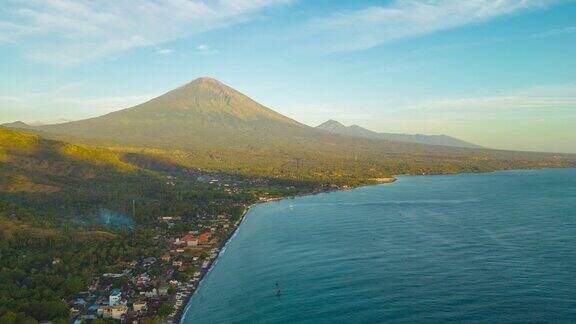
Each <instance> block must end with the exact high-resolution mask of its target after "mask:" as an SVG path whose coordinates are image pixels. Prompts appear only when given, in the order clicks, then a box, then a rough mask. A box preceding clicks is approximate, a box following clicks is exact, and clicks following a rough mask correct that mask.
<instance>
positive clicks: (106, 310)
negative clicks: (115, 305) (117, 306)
mask: <svg viewBox="0 0 576 324" xmlns="http://www.w3.org/2000/svg"><path fill="white" fill-rule="evenodd" d="M96 314H97V315H98V316H101V317H103V318H110V317H111V316H112V313H111V310H110V306H108V305H102V306H100V307H99V308H98V311H97V312H96Z"/></svg>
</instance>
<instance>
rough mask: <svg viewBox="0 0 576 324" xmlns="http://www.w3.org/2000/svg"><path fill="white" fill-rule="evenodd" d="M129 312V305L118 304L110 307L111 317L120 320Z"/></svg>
mask: <svg viewBox="0 0 576 324" xmlns="http://www.w3.org/2000/svg"><path fill="white" fill-rule="evenodd" d="M127 312H128V307H127V306H126V305H116V306H112V307H111V308H110V317H112V318H113V319H116V320H119V319H122V316H123V315H124V314H126V313H127Z"/></svg>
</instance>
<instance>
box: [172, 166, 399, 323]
mask: <svg viewBox="0 0 576 324" xmlns="http://www.w3.org/2000/svg"><path fill="white" fill-rule="evenodd" d="M393 179H394V180H392V181H389V182H384V183H375V184H367V185H379V184H385V183H393V182H395V181H396V178H395V177H394V178H393ZM363 186H365V185H362V186H357V187H352V188H339V189H332V188H330V189H325V190H319V191H314V192H309V193H302V194H297V195H292V196H286V197H275V198H269V199H266V200H260V201H256V202H254V203H252V204H250V205H247V206H246V209H245V210H244V212H243V213H242V216H241V217H240V219H239V220H238V222H237V223H236V224H235V225H234V228H233V229H232V230H231V231H230V233H229V234H228V235H227V237H226V239H225V240H223V241H222V243H221V244H219V245H218V247H217V249H218V254H217V255H216V257H215V258H213V259H210V261H209V264H208V267H206V268H205V269H202V271H201V274H200V277H199V278H198V282H197V283H196V285H195V287H194V289H192V290H191V291H190V292H189V293H188V294H187V296H186V297H185V298H183V299H182V305H186V306H184V307H182V308H180V309H179V310H178V311H177V312H176V314H175V315H174V316H173V317H171V318H170V317H169V318H168V320H167V322H168V323H181V322H182V320H183V319H185V318H186V313H187V312H188V309H189V308H190V304H189V303H190V299H192V297H193V296H194V294H195V293H196V291H197V290H198V289H199V288H200V284H202V280H204V277H205V276H206V275H207V274H208V273H209V272H210V271H211V270H212V267H213V266H214V265H215V264H216V261H218V258H219V257H220V253H222V251H223V250H225V247H226V245H227V244H228V243H229V242H230V241H231V239H232V238H233V237H234V235H235V234H236V232H237V231H238V229H239V228H240V225H242V222H243V221H244V219H245V218H246V216H247V215H248V212H250V210H251V209H252V207H254V206H256V205H258V204H264V203H269V202H274V201H280V200H283V199H290V198H292V199H293V198H297V197H304V196H314V195H318V194H322V193H328V192H335V191H345V190H350V189H355V188H359V187H363ZM190 283H192V282H191V281H189V282H187V284H190Z"/></svg>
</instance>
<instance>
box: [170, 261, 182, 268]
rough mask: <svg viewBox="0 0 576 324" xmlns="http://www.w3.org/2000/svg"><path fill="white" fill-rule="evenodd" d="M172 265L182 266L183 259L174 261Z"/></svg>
mask: <svg viewBox="0 0 576 324" xmlns="http://www.w3.org/2000/svg"><path fill="white" fill-rule="evenodd" d="M172 265H173V266H175V267H181V266H182V260H178V261H174V262H172Z"/></svg>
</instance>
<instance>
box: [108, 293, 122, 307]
mask: <svg viewBox="0 0 576 324" xmlns="http://www.w3.org/2000/svg"><path fill="white" fill-rule="evenodd" d="M121 298H122V291H120V289H112V292H111V293H110V297H108V304H109V305H110V306H114V305H117V304H118V303H120V299H121Z"/></svg>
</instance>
